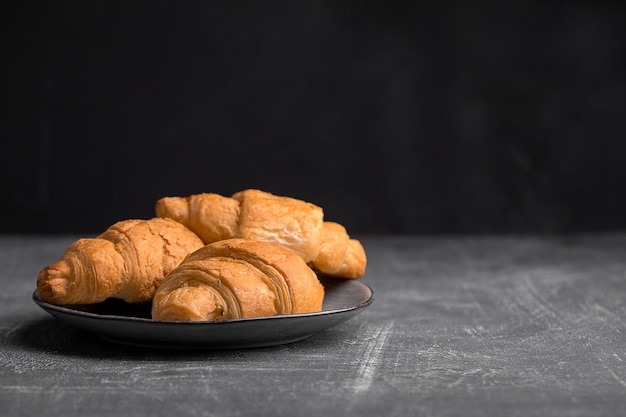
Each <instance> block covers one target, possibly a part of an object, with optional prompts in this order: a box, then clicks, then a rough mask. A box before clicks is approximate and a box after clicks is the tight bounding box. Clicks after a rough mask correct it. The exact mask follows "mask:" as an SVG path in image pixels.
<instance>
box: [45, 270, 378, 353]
mask: <svg viewBox="0 0 626 417" xmlns="http://www.w3.org/2000/svg"><path fill="white" fill-rule="evenodd" d="M320 281H321V282H322V284H324V288H325V291H326V294H325V297H324V304H323V306H322V311H321V312H319V313H307V314H291V315H282V316H268V317H256V318H251V319H237V320H224V321H206V322H171V321H159V320H152V319H150V305H149V304H127V303H124V302H123V301H119V300H107V301H105V302H103V303H98V304H91V305H80V306H78V305H72V306H58V305H53V304H48V303H45V302H43V301H41V300H40V299H39V295H38V294H37V291H35V292H34V293H33V301H34V302H35V303H36V304H37V305H38V306H39V307H41V308H43V309H44V310H45V311H47V312H48V313H50V314H52V315H53V316H54V317H56V318H57V319H59V320H60V321H62V322H64V323H66V324H69V325H71V326H74V327H76V328H79V329H82V330H86V331H89V332H92V333H95V334H97V335H98V336H100V337H101V338H103V339H106V340H109V341H112V342H116V343H122V344H128V345H134V346H145V347H158V348H170V349H241V348H253V347H263V346H272V345H281V344H286V343H293V342H297V341H300V340H303V339H306V338H308V337H310V336H312V335H314V334H315V333H317V332H319V331H321V330H325V329H328V328H330V327H333V326H336V325H338V324H340V323H343V322H345V321H346V320H349V319H351V318H352V317H354V316H355V315H357V314H358V313H360V312H361V311H362V310H363V309H364V308H365V307H367V306H369V305H370V304H371V303H372V301H373V300H374V292H373V291H372V289H371V288H370V287H369V286H367V285H365V284H363V283H362V282H359V281H354V280H341V279H332V278H325V277H320Z"/></svg>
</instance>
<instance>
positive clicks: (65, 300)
mask: <svg viewBox="0 0 626 417" xmlns="http://www.w3.org/2000/svg"><path fill="white" fill-rule="evenodd" d="M202 246H204V244H203V242H202V240H201V239H200V238H199V237H198V236H197V235H196V234H195V233H193V232H192V231H191V230H189V229H188V228H186V227H185V226H183V225H182V224H180V223H178V222H176V221H174V220H172V219H163V218H154V219H150V220H124V221H120V222H117V223H115V224H114V225H112V226H111V227H109V228H108V229H107V230H106V231H105V232H104V233H102V234H101V235H100V236H98V237H96V238H85V239H79V240H77V241H76V242H74V243H73V244H71V245H70V246H69V247H68V248H67V250H66V251H65V253H63V255H62V256H61V259H60V260H59V261H58V262H56V263H54V264H52V265H49V266H47V267H45V268H43V270H41V272H40V273H39V276H38V278H37V291H38V292H39V298H40V299H41V300H42V301H45V302H48V303H52V304H92V303H98V302H102V301H104V300H106V299H107V298H120V299H122V300H124V301H126V302H129V303H138V302H146V301H150V300H151V299H152V297H153V295H154V292H155V291H156V288H157V286H158V285H159V283H160V282H161V280H162V279H163V277H164V276H165V275H167V274H168V273H169V272H170V271H171V270H173V269H174V268H175V267H176V266H178V264H179V263H180V262H181V261H182V260H183V259H184V258H185V257H186V256H187V255H188V254H189V253H191V252H193V251H195V250H196V249H199V248H200V247H202Z"/></svg>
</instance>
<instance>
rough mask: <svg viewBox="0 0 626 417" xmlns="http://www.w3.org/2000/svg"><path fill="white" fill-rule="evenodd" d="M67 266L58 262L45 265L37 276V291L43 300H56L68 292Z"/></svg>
mask: <svg viewBox="0 0 626 417" xmlns="http://www.w3.org/2000/svg"><path fill="white" fill-rule="evenodd" d="M68 284H69V282H68V275H67V266H66V265H65V263H61V262H57V263H55V264H52V265H50V266H47V267H45V268H44V269H42V270H41V272H39V275H38V277H37V292H38V293H39V297H40V298H41V299H42V300H43V301H55V300H58V299H59V298H62V297H64V296H65V294H66V293H67V288H68Z"/></svg>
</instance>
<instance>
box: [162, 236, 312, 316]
mask: <svg viewBox="0 0 626 417" xmlns="http://www.w3.org/2000/svg"><path fill="white" fill-rule="evenodd" d="M323 299H324V287H323V286H322V284H321V283H320V282H319V280H318V279H317V275H316V274H315V272H313V270H312V269H311V268H309V266H308V265H307V264H306V263H305V262H304V260H303V259H302V258H301V257H300V256H298V255H296V254H294V253H293V252H292V251H290V250H288V249H287V248H285V247H283V246H281V245H278V244H275V243H267V242H259V241H253V240H248V239H227V240H220V241H217V242H215V243H212V244H209V245H207V246H204V247H203V248H201V249H198V250H197V251H195V252H194V253H192V254H190V255H189V256H188V257H187V258H186V259H185V260H184V261H183V262H182V263H181V264H180V265H179V266H178V267H177V268H176V269H174V270H173V271H172V272H171V273H170V274H169V275H167V276H166V277H165V279H164V280H163V282H162V283H161V285H160V286H159V288H158V289H157V292H156V294H155V295H154V299H153V301H152V318H153V319H154V320H170V321H205V320H226V319H236V318H249V317H261V316H272V315H277V314H297V313H309V312H317V311H320V310H321V309H322V302H323Z"/></svg>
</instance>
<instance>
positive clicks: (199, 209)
mask: <svg viewBox="0 0 626 417" xmlns="http://www.w3.org/2000/svg"><path fill="white" fill-rule="evenodd" d="M155 209H156V215H157V216H158V217H166V218H172V219H174V220H176V221H178V222H181V223H182V224H184V225H185V226H187V227H188V228H189V229H191V230H193V231H194V232H195V233H196V234H198V236H200V238H202V240H203V241H204V243H205V244H208V243H212V242H216V241H219V240H224V239H230V238H243V239H251V240H258V241H262V242H271V243H278V244H281V245H283V246H285V247H287V248H289V249H291V250H292V251H293V252H295V253H296V254H298V255H300V256H301V257H302V258H303V259H304V261H305V262H307V263H309V264H310V266H311V267H312V268H314V269H316V270H317V271H319V272H320V273H322V274H326V275H330V276H334V277H339V278H360V277H361V276H363V274H364V273H365V267H366V263H367V258H366V255H365V250H364V249H363V246H362V245H361V243H360V242H359V241H358V240H356V239H351V238H350V236H349V235H348V233H347V231H346V229H345V228H344V227H343V226H342V225H340V224H338V223H334V222H328V221H324V212H323V210H322V208H321V207H318V206H316V205H314V204H312V203H308V202H305V201H302V200H298V199H294V198H290V197H283V196H276V195H273V194H270V193H267V192H264V191H260V190H252V189H250V190H244V191H240V192H237V193H235V194H233V195H232V197H224V196H221V195H219V194H214V193H203V194H195V195H191V196H188V197H163V198H161V199H159V200H158V201H157V202H156V207H155Z"/></svg>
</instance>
